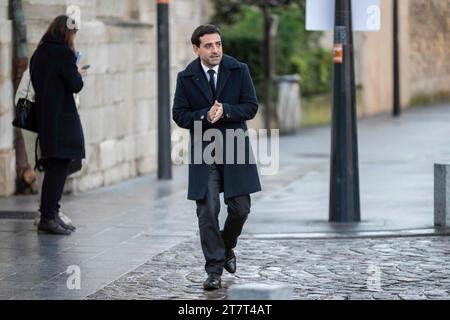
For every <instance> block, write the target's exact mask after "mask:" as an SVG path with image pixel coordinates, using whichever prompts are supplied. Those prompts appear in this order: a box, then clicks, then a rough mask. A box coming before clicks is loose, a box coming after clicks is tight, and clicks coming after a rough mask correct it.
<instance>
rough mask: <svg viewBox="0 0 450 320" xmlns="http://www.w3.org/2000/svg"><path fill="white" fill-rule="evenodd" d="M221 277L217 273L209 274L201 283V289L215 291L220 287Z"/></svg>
mask: <svg viewBox="0 0 450 320" xmlns="http://www.w3.org/2000/svg"><path fill="white" fill-rule="evenodd" d="M220 278H221V276H220V275H218V274H217V273H210V274H209V275H208V278H207V279H206V280H205V282H203V289H205V290H217V289H219V288H220V287H221V286H222V281H221V279H220Z"/></svg>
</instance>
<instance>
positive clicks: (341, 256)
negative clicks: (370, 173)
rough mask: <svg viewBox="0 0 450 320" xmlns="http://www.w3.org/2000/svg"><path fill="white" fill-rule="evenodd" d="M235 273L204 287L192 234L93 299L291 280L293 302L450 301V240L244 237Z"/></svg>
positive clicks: (216, 295)
mask: <svg viewBox="0 0 450 320" xmlns="http://www.w3.org/2000/svg"><path fill="white" fill-rule="evenodd" d="M236 254H237V259H238V262H237V266H238V270H237V272H236V274H235V275H230V274H228V273H227V272H226V271H225V272H224V275H223V279H222V289H220V290H217V291H213V292H205V291H204V290H203V289H202V282H203V281H204V280H205V273H204V270H203V265H202V261H203V257H202V254H201V247H200V239H198V238H197V237H195V238H192V239H190V240H189V241H186V242H184V243H182V244H179V245H177V246H176V247H174V248H172V249H171V250H168V251H166V252H164V253H162V254H160V255H158V256H156V257H154V258H153V259H152V260H150V261H148V262H147V263H145V264H144V265H143V266H141V267H139V268H137V269H136V270H134V271H133V272H130V273H128V274H127V275H125V276H123V277H122V278H121V279H119V280H117V281H115V282H114V283H112V284H111V285H109V286H107V287H106V288H104V289H103V290H100V291H99V292H97V293H96V294H94V295H91V296H89V297H88V299H103V300H109V299H125V300H128V299H164V300H168V299H195V300H196V299H226V298H227V291H228V288H229V287H230V286H231V285H233V284H243V283H264V284H287V285H291V286H293V288H294V296H293V298H294V299H305V300H322V299H339V300H342V299H389V300H398V299H446V300H448V299H450V238H449V237H420V238H389V239H384V238H383V239H334V240H329V239H328V240H304V239H303V240H275V241H274V240H244V241H241V242H240V244H239V247H238V250H237V251H236Z"/></svg>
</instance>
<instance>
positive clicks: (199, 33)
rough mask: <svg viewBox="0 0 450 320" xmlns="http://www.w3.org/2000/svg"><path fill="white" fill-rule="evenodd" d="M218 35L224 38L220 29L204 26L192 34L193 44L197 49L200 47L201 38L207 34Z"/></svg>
mask: <svg viewBox="0 0 450 320" xmlns="http://www.w3.org/2000/svg"><path fill="white" fill-rule="evenodd" d="M214 33H218V34H219V36H222V35H221V33H220V29H219V28H218V27H217V26H215V25H213V24H204V25H201V26H199V27H197V29H195V30H194V33H192V38H191V43H192V44H193V45H195V46H197V47H200V43H201V41H200V38H201V37H203V36H204V35H205V34H214Z"/></svg>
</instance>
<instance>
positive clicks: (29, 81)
mask: <svg viewBox="0 0 450 320" xmlns="http://www.w3.org/2000/svg"><path fill="white" fill-rule="evenodd" d="M28 69H29V73H30V80H28V88H27V94H26V96H25V100H28V92H29V91H30V85H31V59H30V67H29V68H28Z"/></svg>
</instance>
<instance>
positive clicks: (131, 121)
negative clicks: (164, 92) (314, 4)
mask: <svg viewBox="0 0 450 320" xmlns="http://www.w3.org/2000/svg"><path fill="white" fill-rule="evenodd" d="M22 1H23V8H24V11H25V17H26V22H27V32H28V43H29V55H30V56H31V54H32V53H33V52H34V50H35V48H36V46H37V44H38V43H39V41H40V39H41V37H42V35H43V34H44V32H45V30H46V28H47V27H48V25H49V23H50V22H51V21H52V19H53V18H54V17H56V16H57V15H60V14H64V13H65V12H66V9H67V7H68V6H69V5H77V6H79V8H80V9H81V29H80V31H79V32H78V34H77V50H78V51H79V52H80V53H81V54H82V58H81V62H82V63H83V64H90V65H91V68H90V69H89V71H88V76H87V77H86V78H85V79H84V80H85V86H84V89H83V91H82V92H81V93H80V97H79V98H80V107H79V113H80V117H81V120H82V124H83V128H84V134H85V139H86V160H85V162H84V167H83V170H82V171H81V172H80V173H78V174H76V175H74V176H73V177H71V178H70V179H69V181H68V183H67V188H66V189H67V190H71V191H85V190H89V189H94V188H98V187H101V186H107V185H111V184H114V183H117V182H119V181H123V180H126V179H128V178H132V177H135V176H138V175H144V174H148V173H150V172H152V171H154V170H155V169H156V167H157V119H158V115H157V110H158V105H157V21H156V19H157V16H156V11H157V10H156V9H157V7H156V1H155V0H22ZM7 2H8V0H0V27H1V28H0V30H1V31H0V54H1V55H0V75H1V78H0V94H1V95H0V96H1V99H0V130H1V133H2V134H1V136H0V169H1V171H0V195H8V194H10V193H11V192H12V191H13V190H14V186H13V185H12V184H11V181H10V180H14V175H15V173H14V164H15V159H14V152H13V151H14V149H13V146H12V143H13V142H12V141H13V139H12V127H11V125H10V123H11V110H12V96H13V93H12V82H11V79H10V75H11V70H10V68H11V63H12V61H11V52H10V48H11V46H10V42H11V35H10V33H11V24H10V21H9V20H8V19H7V10H8V7H7ZM204 2H207V0H176V1H175V0H173V1H170V3H169V6H170V7H169V10H170V11H169V12H170V31H171V32H170V37H171V38H170V40H171V51H170V56H171V76H172V78H171V92H172V94H173V91H174V89H175V81H176V73H177V72H178V71H180V70H181V69H182V68H184V66H185V65H186V64H187V62H189V61H190V60H192V59H193V58H195V57H194V55H193V53H192V48H191V46H190V43H189V40H190V36H191V33H192V31H193V29H194V28H195V27H196V26H197V25H198V24H201V23H204V22H206V21H208V19H209V16H208V14H209V13H207V12H206V11H205V8H209V7H208V6H204V5H203V3H204ZM5 75H7V77H6V76H5ZM3 169H5V170H3ZM5 172H6V174H5ZM3 176H5V177H3ZM7 179H9V180H7ZM4 181H5V182H4ZM5 183H7V184H8V185H10V187H9V189H7V188H5V187H3V184H5Z"/></svg>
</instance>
